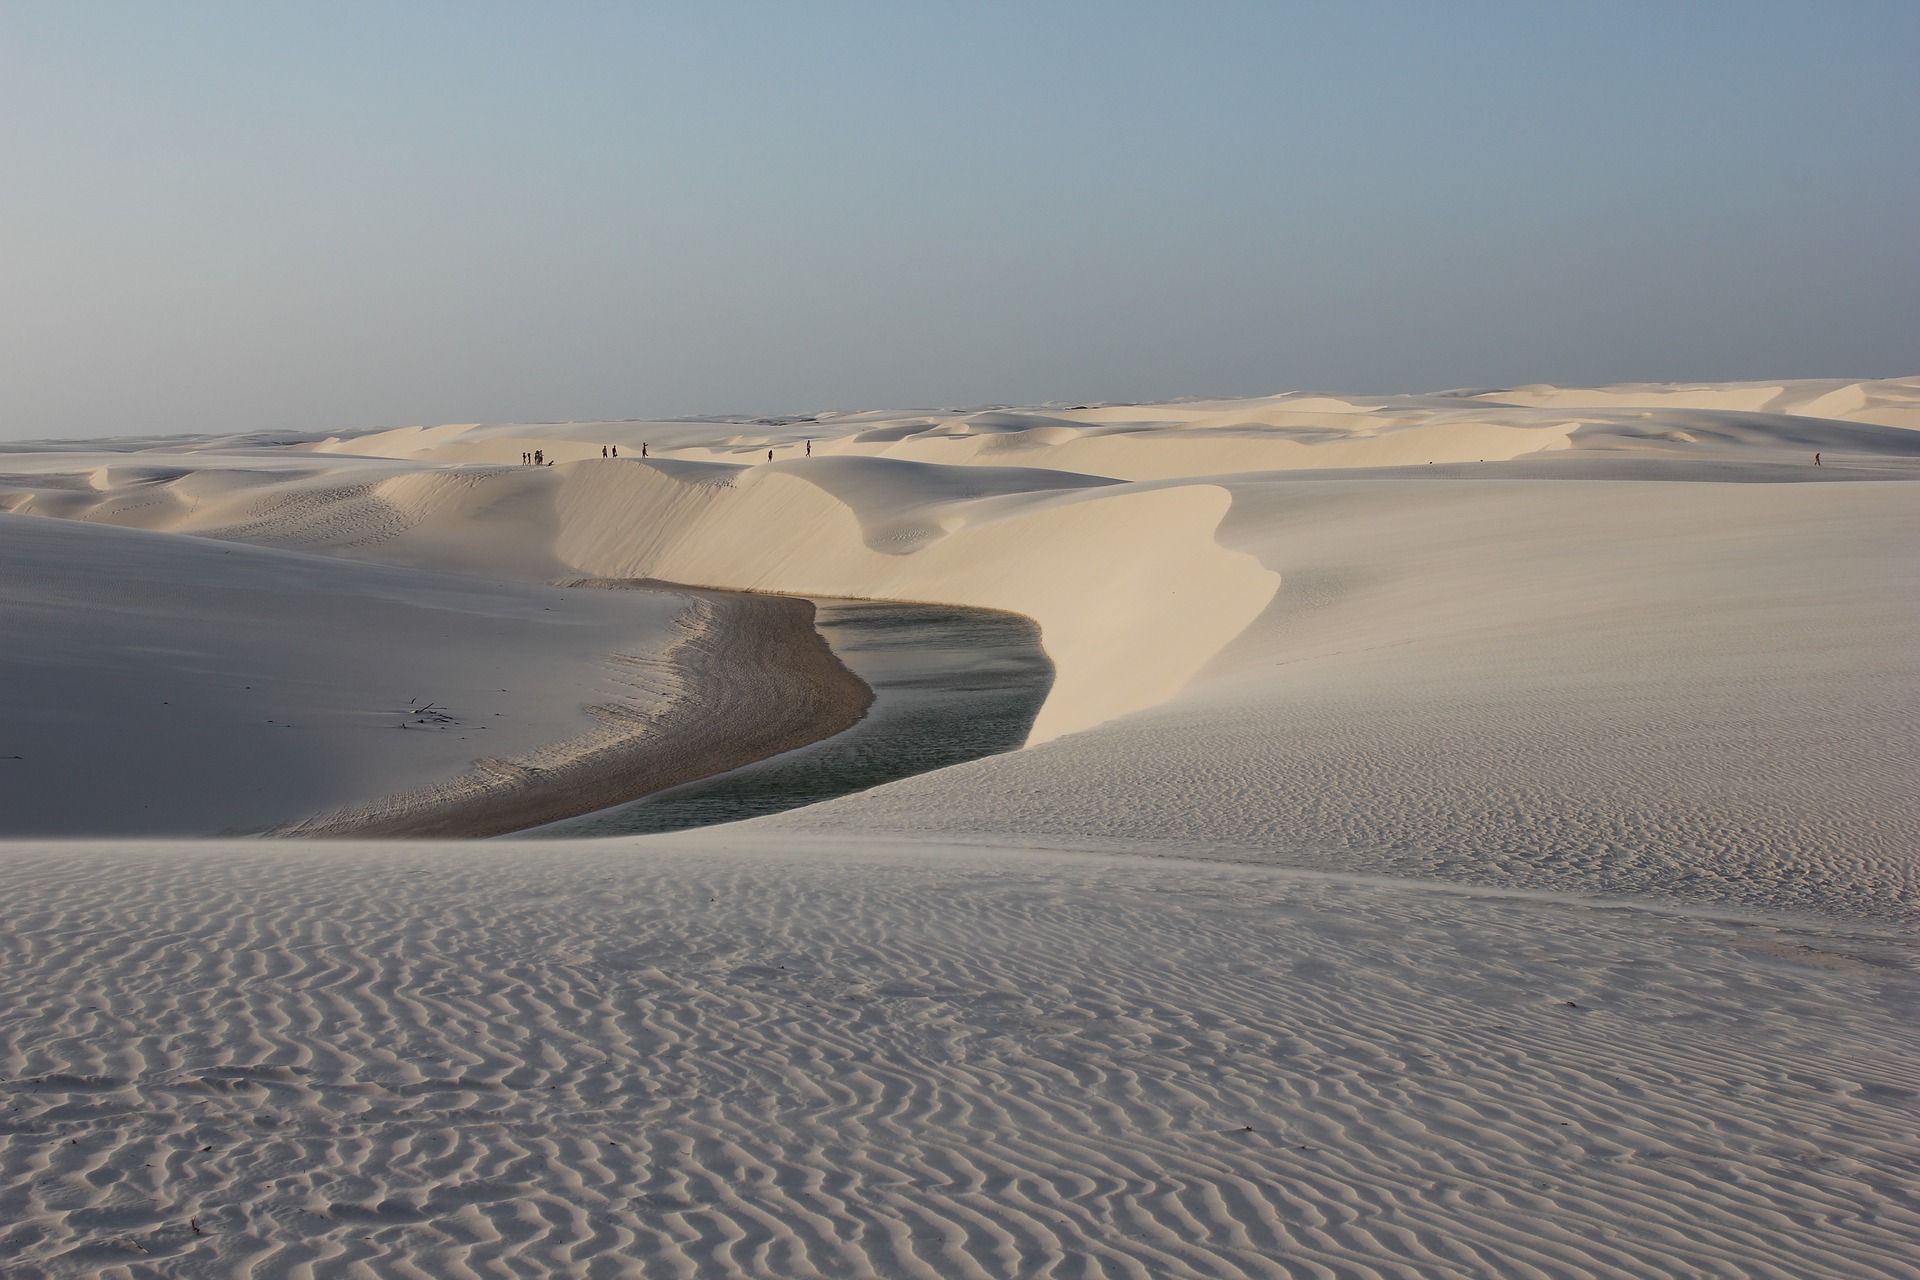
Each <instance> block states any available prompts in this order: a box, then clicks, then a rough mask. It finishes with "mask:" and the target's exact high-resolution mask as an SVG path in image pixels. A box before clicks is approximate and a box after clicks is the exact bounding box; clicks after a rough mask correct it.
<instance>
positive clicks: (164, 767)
mask: <svg viewBox="0 0 1920 1280" xmlns="http://www.w3.org/2000/svg"><path fill="white" fill-rule="evenodd" d="M656 587H659V584H656ZM0 600H4V601H5V607H4V609H0V757H3V758H0V834H4V835H109V834H131V833H148V834H154V833H161V834H180V835H197V834H213V833H215V832H244V831H263V830H267V829H278V830H281V831H283V832H288V831H290V832H298V833H302V834H318V835H343V834H367V835H373V834H393V835H449V836H472V835H495V834H498V833H500V832H503V831H514V830H520V829H522V828H525V827H529V826H533V825H536V824H537V823H540V822H546V821H552V820H553V819H556V818H560V817H565V816H568V815H570V814H574V813H580V812H583V811H585V810H588V809H593V808H599V807H602V806H605V805H609V804H615V803H619V802H621V801H624V800H630V799H633V798H634V797H636V796H640V795H643V794H645V793H647V792H649V791H652V790H656V789H658V788H660V787H665V786H671V785H673V784H674V783H677V782H683V781H686V780H688V779H690V778H695V777H701V776H704V775H705V774H707V773H712V772H716V771H718V770H721V769H727V768H732V767H734V766H737V765H739V764H743V763H746V762H747V761H750V760H754V759H758V758H760V757H761V756H765V755H768V754H772V753H773V752H777V751H782V750H787V749H789V748H791V747H794V746H798V745H800V744H802V743H805V742H810V741H812V740H814V739H816V738H819V737H823V736H825V735H827V734H831V733H835V732H838V731H839V730H840V729H842V728H844V727H846V726H847V725H848V724H850V723H852V722H853V721H854V720H856V719H857V718H858V717H859V715H860V714H861V712H862V711H864V709H865V708H866V705H867V703H868V701H869V700H870V698H871V694H870V692H869V691H868V690H867V688H866V686H864V685H863V684H861V683H860V681H859V680H858V679H856V678H855V677H854V676H853V675H852V673H851V672H849V671H847V670H846V668H845V667H844V666H842V665H841V664H840V663H839V662H838V661H837V660H836V659H835V658H834V657H833V656H832V654H831V653H830V652H829V651H828V650H827V648H826V646H825V644H824V643H823V642H822V641H821V639H820V637H819V635H818V634H817V633H816V632H815V631H814V629H813V625H812V618H813V606H812V605H810V604H809V603H807V602H806V601H804V600H788V599H776V598H750V597H744V596H739V595H729V594H722V593H714V592H702V591H697V590H679V591H674V590H669V589H665V588H664V587H659V589H655V590H644V591H630V592H607V591H578V590H573V591H566V590H558V589H554V588H549V587H539V586H523V585H520V584H513V583H499V582H489V581H486V580H483V579H479V578H474V577H462V576H455V575H451V574H441V573H432V572H427V571H421V570H414V569H400V568H391V567H387V566H382V565H365V564H354V563H350V562H344V561H341V560H335V559H326V558H322V557H318V556H312V555H305V554H300V553H295V552H287V551H280V550H271V549H265V548H256V547H249V546H244V545H234V544H223V543H219V542H213V541H209V540H206V539H200V538H185V537H179V536H175V535H170V534H166V533H155V532H147V531H140V530H125V529H116V528H110V527H104V526H92V525H87V524H83V523H80V522H77V521H55V520H22V519H7V520H5V521H3V522H0Z"/></svg>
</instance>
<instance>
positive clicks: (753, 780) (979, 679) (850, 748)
mask: <svg viewBox="0 0 1920 1280" xmlns="http://www.w3.org/2000/svg"><path fill="white" fill-rule="evenodd" d="M813 604H814V608H815V611H816V612H815V615H814V625H815V627H816V628H817V629H818V630H819V632H820V634H821V635H822V636H823V637H825V639H826V641H827V644H828V646H829V647H830V648H831V649H832V650H833V652H834V654H835V656H837V657H838V658H839V659H840V660H841V661H842V662H843V663H845V664H846V665H847V667H848V668H850V669H851V670H852V671H853V673H854V674H855V675H856V676H858V677H860V679H862V680H864V681H865V682H866V683H867V685H868V686H869V687H871V688H872V689H873V692H874V701H873V705H872V706H871V707H870V708H868V711H867V714H866V716H865V717H864V718H863V719H862V720H860V721H859V723H857V724H855V725H854V726H853V727H851V728H849V729H846V730H843V731H842V732H840V733H838V734H835V735H834V736H832V737H830V738H823V739H821V740H820V741H818V742H815V743H811V744H809V745H807V746H804V747H800V748H798V749H796V750H793V751H788V752H785V753H783V754H781V755H777V756H770V757H768V758H767V759H764V760H759V761H756V762H754V763H753V764H750V765H745V766H743V767H741V768H738V769H734V770H731V771H729V772H727V773H722V774H716V775H714V776H712V777H709V778H703V779H700V780H699V781H697V782H689V783H686V784H684V785H681V786H678V787H672V788H669V789H668V790H665V791H659V792H656V793H654V794H653V795H650V796H645V797H642V798H641V799H639V800H634V801H630V802H628V803H625V804H620V805H615V806H613V807H612V808H607V809H599V810H595V811H594V812H592V813H584V814H580V815H578V816H577V817H572V818H566V819H562V820H561V821H558V822H553V823H549V824H547V825H546V826H542V827H535V828H533V829H531V830H526V831H521V832H517V833H515V834H516V838H533V839H542V838H553V839H578V838H581V837H591V836H615V835H648V834H653V833H657V832H662V831H681V830H685V829H688V828H691V827H705V826H713V825H716V824H718V823H723V822H738V821H742V820H744V819H747V818H758V817H764V816H765V815H767V814H770V813H781V812H784V811H785V810H788V809H797V808H801V807H802V806H805V805H810V804H818V803H819V802H821V801H823V800H831V799H834V798H835V797H837V796H843V795H849V794H851V793H853V792H856V791H864V790H866V789H867V788H869V787H876V786H879V785H881V784H882V783H886V782H894V781H897V780H898V779H901V778H907V777H912V776H913V775H915V774H919V773H926V772H928V771H930V770H933V769H942V768H945V767H947V766H948V765H954V764H960V763H962V762H964V761H967V760H976V759H979V758H980V757H982V756H989V755H996V754H998V753H1000V752H1003V751H1012V750H1015V749H1017V748H1018V747H1020V746H1021V745H1022V744H1023V743H1024V742H1025V741H1026V738H1027V733H1028V731H1029V730H1030V729H1031V728H1032V727H1033V721H1034V717H1035V716H1037V715H1038V714H1039V713H1040V704H1041V703H1042V702H1044V701H1045V700H1046V696H1047V692H1048V690H1049V689H1051V688H1052V686H1053V664H1052V663H1051V662H1050V661H1049V660H1048V658H1047V656H1046V652H1045V650H1044V649H1042V648H1041V645H1040V629H1039V627H1038V626H1037V625H1036V624H1035V623H1034V622H1033V620H1032V619H1031V618H1026V617H1023V616H1021V615H1020V614H1015V613H1002V612H1000V611H998V610H993V609H975V608H965V607H962V606H958V605H930V604H902V603H898V602H895V601H875V600H839V599H830V598H815V599H814V600H813Z"/></svg>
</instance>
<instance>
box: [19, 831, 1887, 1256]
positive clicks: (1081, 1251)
mask: <svg viewBox="0 0 1920 1280" xmlns="http://www.w3.org/2000/svg"><path fill="white" fill-rule="evenodd" d="M288 855H289V851H288V849H287V848H286V847H285V846H284V845H272V846H229V847H220V848H213V847H204V846H203V847H191V846H188V847H180V846H152V847H145V848H130V847H127V846H104V847H96V846H71V845H69V846H62V845H43V846H25V847H22V846H14V847H12V848H10V849H8V850H7V851H6V852H5V854H4V855H0V881H4V892H3V893H0V917H3V918H4V929H3V930H0V937H4V938H5V939H6V941H5V948H6V951H5V956H4V963H0V1077H3V1078H4V1083H0V1096H4V1099H5V1107H6V1110H5V1141H4V1143H0V1221H4V1222H6V1223H7V1224H8V1225H7V1226H6V1227H5V1228H4V1231H0V1254H3V1255H4V1256H6V1257H7V1258H9V1259H10V1260H11V1261H10V1263H9V1265H8V1267H7V1268H6V1274H7V1275H8V1276H10V1277H13V1276H36V1275H96V1274H106V1275H127V1276H134V1275H168V1276H203V1275H204V1276H213V1275H234V1274H248V1275H291V1274H319V1275H331V1276H382V1277H386V1276H433V1277H458V1276H469V1275H472V1276H479V1275H542V1274H573V1275H588V1276H601V1275H607V1276H611V1275H663V1276H665V1275H702V1276H767V1277H776V1276H778V1277H806V1276H832V1277H852V1276H933V1275H941V1276H1047V1275H1059V1276H1083V1275H1109V1276H1139V1277H1160V1276H1326V1275H1340V1276H1403V1277H1412V1276H1421V1277H1435V1276H1461V1275H1476V1276H1515V1275H1536V1276H1556V1277H1558V1276H1566V1277H1571V1276H1641V1277H1646V1276H1699V1275H1728V1276H1732V1275H1739V1276H1753V1277H1779V1278H1781V1280H1789V1278H1791V1280H1804V1278H1805V1277H1811V1276H1849V1277H1860V1276H1895V1275H1911V1274H1912V1273H1913V1270H1912V1252H1911V1250H1912V1244H1913V1242H1914V1240H1915V1239H1916V1238H1917V1237H1920V1211H1917V1210H1916V1205H1915V1202H1914V1198H1913V1174H1912V1171H1913V1168H1914V1162H1915V1160H1916V1159H1920V1143H1916V1141H1915V1129H1914V1126H1915V1123H1916V1120H1920V1109H1917V1108H1916V1098H1920V1057H1917V1056H1916V1050H1917V1049H1920V1033H1916V1031H1915V1028H1916V1027H1920V1000H1916V994H1917V993H1920V989H1917V988H1916V984H1915V982H1914V979H1913V974H1912V973H1911V971H1910V969H1909V968H1908V967H1907V966H1910V965H1911V963H1912V960H1913V953H1912V948H1911V946H1910V940H1908V939H1903V938H1900V937H1896V936H1888V935H1885V934H1883V933H1880V932H1876V931H1873V930H1867V929H1861V928H1853V927H1839V926H1832V925H1827V926H1821V925H1807V926H1804V927H1797V928H1796V927H1788V926H1784V925H1781V924H1778V923H1763V922H1748V921H1741V920H1737V919H1732V918H1715V917H1710V916H1702V915H1687V914H1677V915H1676V914H1660V913H1655V912H1651V911H1647V910H1644V909H1637V908H1634V907H1630V906H1625V905H1606V904H1601V903H1595V902H1592V901H1574V900H1567V899H1556V898H1547V897H1526V896H1510V895H1496V894H1488V893H1484V892H1482V893H1466V892H1461V891H1457V890H1445V889H1436V888H1432V887H1426V886H1420V885H1413V884H1405V883H1402V884H1392V883H1387V882H1367V881H1361V880H1355V879H1351V878H1326V877H1315V876H1308V875H1303V874H1300V873H1283V872H1275V871H1272V870H1266V869H1259V868H1244V867H1226V866H1217V865H1205V864H1197V863H1188V862H1178V861H1174V862H1146V861H1141V860H1137V859H1123V860H1115V859H1103V858H1092V857H1087V856H1075V855H1068V854H1047V853H1043V852H1038V851H1032V852H1023V853H996V852H991V851H982V850H978V849H971V850H970V849H965V848H943V847H940V846H937V845H930V844H925V843H922V844H917V845H914V846H911V847H907V848H888V847H885V846H884V845H873V844H859V845H856V846H853V847H848V846H846V845H845V844H843V843H842V842H837V841H835V842H826V843H824V844H823V843H821V842H818V841H807V840H799V839H795V838H794V837H791V836H788V837H783V838H782V839H781V840H779V841H777V842H775V843H772V844H769V843H767V842H765V841H759V842H756V841H754V840H751V839H743V838H740V837H737V836H727V835H724V834H720V833H701V835H700V837H699V838H689V837H684V836H683V837H675V838H671V839H669V840H667V841H664V842H654V843H651V844H649V845H648V846H647V847H646V848H645V849H644V850H634V849H627V848H621V847H618V846H608V845H592V844H589V845H584V846H576V847H560V848H556V847H554V846H552V845H537V844H527V845H501V844H490V845H485V846H471V845H469V846H423V845H412V846H406V847H401V846H386V845H380V846H359V847H346V846H342V847H335V848H319V847H314V848H310V849H307V850H305V851H303V852H302V853H300V854H299V856H294V857H289V856H288ZM196 1223H197V1225H198V1228H199V1232H198V1233H196V1232H195V1231H194V1230H193V1225H194V1224H196ZM307 1267H311V1268H312V1270H311V1271H310V1272H309V1271H307V1270H305V1269H304V1268H307Z"/></svg>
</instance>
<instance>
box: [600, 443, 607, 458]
mask: <svg viewBox="0 0 1920 1280" xmlns="http://www.w3.org/2000/svg"><path fill="white" fill-rule="evenodd" d="M600 456H601V457H603V458H604V457H606V456H607V446H605V445H601V446H600Z"/></svg>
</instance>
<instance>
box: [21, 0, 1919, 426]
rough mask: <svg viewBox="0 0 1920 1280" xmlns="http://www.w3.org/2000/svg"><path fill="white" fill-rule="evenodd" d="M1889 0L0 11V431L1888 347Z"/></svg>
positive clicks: (1902, 251)
mask: <svg viewBox="0 0 1920 1280" xmlns="http://www.w3.org/2000/svg"><path fill="white" fill-rule="evenodd" d="M1917 50H1920V3H1915V0H1895V2H1893V3H1868V2H1865V0H1862V2H1858V3H1849V2H1848V0H1824V2H1820V3H1816V2H1814V0H1807V2H1806V3H1795V4H1780V3H1767V2H1766V0H1728V2H1723V3H1711V2H1708V0H1692V2H1683V0H1660V2H1659V3H1645V4H1637V3H1600V2H1598V0H1596V2H1594V3H1559V2H1557V0H1535V2H1532V3H1511V4H1499V3H1473V2H1471V0H1457V2H1455V0H1449V2H1447V3H1441V2H1438V0H1421V2H1420V3H1366V2H1364V0H1355V2H1338V3H1336V2H1335V0H1324V2H1322V3H1300V4H1287V3H1277V2H1276V3H1265V4H1262V3H1215V2H1209V0H1184V2H1180V3H1165V4H1133V3H1088V4H1066V3H1059V4H1050V3H1044V2H1030V3H1008V4H993V3H956V4H942V3H933V2H930V0H911V2H910V0H901V2H900V3H893V4H829V3H806V2H804V0H785V2H781V3H765V4H729V3H721V2H715V0H701V2H699V3H693V2H691V0H690V2H688V3H684V4H639V3H631V4H615V3H606V4H589V3H573V4H569V3H553V2H549V3H539V4H535V3H527V4H486V3H478V2H472V0H469V2H465V3H449V4H428V3H416V4H408V3H400V2H398V0H389V2H386V3H369V4H355V3H340V2H335V0H329V2H327V3H312V4H296V3H272V2H262V0H248V2H246V3H233V4H207V3H192V2H189V0H174V2H172V3H160V2H158V0H155V2H153V3H142V4H114V3H80V2H79V0H46V2H45V3H20V2H18V0H0V436H5V437H12V438H21V437H39V436H57V435H63V436H74V435H84V434H127V433H144V432H150V431H166V432H172V431H200V430H207V431H229V430H255V429H264V430H289V429H318V428H329V429H331V428H345V427H357V426H365V425H372V424H385V425H397V424H404V423H413V422H440V421H470V420H475V419H479V420H496V421H497V420H514V419H537V420H551V419H563V418H595V417H638V416H654V415H671V414H684V413H694V412H736V411H752V412H766V411H793V412H806V411H813V410H818V409H831V408H840V409H844V408H858V407H878V406H889V407H899V406H922V405H925V406H942V405H958V404H976V403H983V402H994V401H1001V402H1037V401H1043V400H1082V399H1099V400H1131V399H1152V398H1162V397H1172V396H1182V395H1199V394H1208V395H1212V394H1221V395H1225V394H1260V393H1267V392H1274V391H1281V390H1290V389H1318V390H1331V391H1355V392H1362V391H1409V390H1423V389H1438V388H1443V387H1457V386H1478V385H1497V384H1504V383H1513V382H1534V381H1556V382H1598V381H1619V380H1639V379H1661V380H1665V379H1690V378H1702V379H1729V378H1765V377H1825V376H1890V375H1898V374H1912V373H1917V372H1920V63H1917V62H1916V60H1915V54H1916V51H1917Z"/></svg>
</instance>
